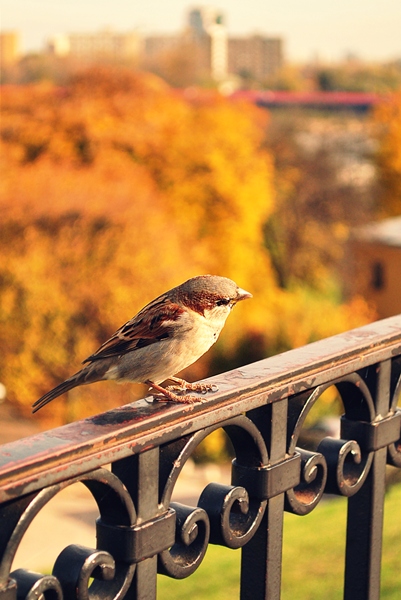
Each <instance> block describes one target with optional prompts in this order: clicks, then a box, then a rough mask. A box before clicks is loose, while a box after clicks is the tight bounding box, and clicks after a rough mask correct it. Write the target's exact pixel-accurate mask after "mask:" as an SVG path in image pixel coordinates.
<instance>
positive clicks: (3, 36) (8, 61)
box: [0, 31, 21, 67]
mask: <svg viewBox="0 0 401 600" xmlns="http://www.w3.org/2000/svg"><path fill="white" fill-rule="evenodd" d="M20 48H21V42H20V34H19V32H18V31H2V32H0V61H1V66H2V67H9V66H12V65H13V64H14V63H16V62H17V61H18V60H19V58H20V56H21V50H20Z"/></svg>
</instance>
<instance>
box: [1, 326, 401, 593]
mask: <svg viewBox="0 0 401 600" xmlns="http://www.w3.org/2000/svg"><path fill="white" fill-rule="evenodd" d="M211 381H212V382H213V383H214V384H216V385H217V386H218V391H217V392H216V393H214V394H210V395H208V396H206V397H205V399H204V402H202V403H196V404H192V405H178V404H171V403H164V402H163V403H161V402H153V403H149V402H146V401H144V400H141V401H139V402H134V403H132V404H129V405H126V406H122V407H119V408H116V409H115V410H111V411H109V412H106V413H103V414H100V415H97V416H94V417H92V418H88V419H85V420H83V421H80V422H76V423H72V424H70V425H66V426H64V427H60V428H57V429H53V430H51V431H47V432H45V433H41V434H38V435H35V436H33V437H30V438H26V439H22V440H19V441H18V442H14V443H10V444H6V445H4V446H2V447H1V448H0V502H1V505H0V506H1V508H0V519H1V521H0V559H1V567H0V600H15V599H18V600H22V599H26V600H34V599H37V598H39V597H44V598H45V599H46V600H61V599H62V598H65V599H66V600H75V599H77V600H87V599H88V597H89V598H91V599H95V600H98V599H101V600H112V599H116V600H123V598H125V597H126V598H127V599H130V600H131V599H141V600H143V599H145V598H146V599H147V600H149V599H152V598H156V595H157V590H156V575H157V572H159V573H164V574H165V575H168V576H170V577H173V578H184V577H187V576H189V575H191V574H192V573H193V572H194V571H195V570H196V569H197V568H198V567H199V565H200V563H201V562H202V559H203V557H204V554H205V552H206V550H207V547H208V544H209V543H212V544H220V545H222V546H227V547H229V548H241V554H242V556H241V572H240V573H239V574H238V577H239V579H240V590H241V591H240V596H241V598H242V599H249V600H259V599H262V598H264V599H266V598H268V599H278V598H279V597H280V587H281V583H280V582H281V552H282V540H283V513H284V510H287V511H291V512H292V513H296V514H298V515H305V514H307V513H309V512H310V511H312V510H313V509H314V508H315V507H316V505H317V504H318V503H319V501H320V500H321V498H322V496H323V494H324V493H330V494H338V495H344V496H346V497H347V498H348V501H347V503H348V521H347V531H346V544H345V546H346V550H345V576H344V582H343V588H344V598H345V599H346V600H351V599H352V600H360V599H364V600H367V599H369V600H374V599H378V598H379V596H380V565H381V545H382V527H383V508H384V495H385V467H386V463H391V464H392V465H395V466H397V467H401V439H400V438H401V410H400V409H399V408H397V401H398V399H399V397H400V392H401V316H398V317H392V318H390V319H386V320H383V321H379V322H376V323H373V324H371V325H368V326H365V327H361V328H359V329H355V330H352V331H348V332H347V333H344V334H341V335H337V336H334V337H332V338H328V339H326V340H323V341H319V342H316V343H313V344H310V345H308V346H305V347H303V348H299V349H296V350H292V351H290V352H286V353H284V354H281V355H278V356H275V357H273V358H269V359H266V360H262V361H259V362H256V363H253V364H250V365H247V366H244V367H241V368H239V369H235V370H233V371H230V372H228V373H224V374H222V375H219V376H217V377H214V378H212V379H211ZM329 386H335V387H336V388H337V390H338V393H339V394H340V396H341V400H342V403H343V407H344V415H343V416H342V417H341V439H334V438H329V437H326V438H324V439H323V440H322V441H320V443H319V444H318V446H317V448H316V449H312V450H311V449H309V450H306V449H305V448H302V447H300V445H301V442H300V433H301V429H302V427H303V424H304V422H305V418H306V416H307V414H308V412H309V411H310V409H311V408H312V406H314V404H315V403H316V402H319V398H320V397H321V395H322V393H323V392H324V391H325V390H326V389H327V388H328V387H329ZM217 428H223V429H224V430H225V432H226V433H227V434H228V436H229V438H230V440H231V442H232V445H233V448H234V453H235V458H234V460H233V462H232V481H231V485H222V484H221V483H213V482H211V483H209V484H208V485H207V486H206V487H205V489H204V490H203V492H202V493H201V495H200V497H199V501H198V503H197V506H186V505H183V504H179V503H174V502H171V497H172V493H173V490H174V486H175V484H176V482H177V479H178V477H179V475H180V473H181V471H182V469H183V467H184V465H185V463H186V461H187V459H188V458H189V457H190V456H191V455H192V454H193V452H194V450H195V448H196V447H197V445H198V444H199V443H200V441H201V440H203V439H204V438H205V437H206V436H208V435H209V434H210V433H211V432H213V431H214V430H215V429H217ZM110 463H111V470H110V468H108V467H107V465H109V464H110ZM78 481H79V482H82V483H84V484H85V486H86V487H87V488H88V489H89V491H90V492H91V494H92V495H93V497H94V499H95V500H96V503H97V506H98V509H99V518H98V519H97V520H96V524H95V523H94V526H95V527H96V535H97V548H96V549H94V548H84V547H82V546H78V545H70V546H67V547H66V548H65V549H64V550H63V551H62V552H61V553H60V555H59V556H58V557H57V559H56V561H55V564H54V568H53V572H52V575H42V574H39V573H34V572H31V571H28V570H25V569H17V570H14V571H12V563H13V558H14V556H15V553H16V550H17V548H18V546H19V544H20V542H21V540H22V538H23V536H24V534H25V532H26V530H27V529H28V527H29V526H30V524H31V522H32V520H33V518H34V517H35V515H37V514H38V513H39V512H40V511H41V509H42V508H43V507H44V506H45V505H46V504H47V503H48V502H49V500H50V499H51V498H53V497H54V496H55V495H56V494H58V492H60V490H63V489H64V488H65V487H67V486H69V485H71V484H73V483H75V482H78ZM42 543H43V542H42ZM397 551H398V552H400V553H401V541H400V548H398V550H397V549H396V548H394V552H397ZM10 571H11V572H10ZM339 585H340V584H339ZM88 586H89V592H88Z"/></svg>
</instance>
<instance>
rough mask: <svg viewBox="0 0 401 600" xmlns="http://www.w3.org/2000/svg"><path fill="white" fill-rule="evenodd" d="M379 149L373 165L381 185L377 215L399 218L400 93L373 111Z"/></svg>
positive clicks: (400, 177) (400, 163)
mask: <svg viewBox="0 0 401 600" xmlns="http://www.w3.org/2000/svg"><path fill="white" fill-rule="evenodd" d="M374 122H375V124H376V126H377V132H378V134H377V135H378V141H379V148H378V151H377V153H376V164H377V167H378V171H379V179H380V182H381V185H382V191H383V194H382V198H381V206H380V209H381V213H382V215H383V216H397V215H400V214H401V91H399V92H398V93H396V94H393V95H392V96H391V97H390V98H388V99H386V100H385V101H383V102H382V103H381V104H380V105H379V106H378V107H377V109H376V111H375V114H374Z"/></svg>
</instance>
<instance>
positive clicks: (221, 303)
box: [216, 298, 231, 306]
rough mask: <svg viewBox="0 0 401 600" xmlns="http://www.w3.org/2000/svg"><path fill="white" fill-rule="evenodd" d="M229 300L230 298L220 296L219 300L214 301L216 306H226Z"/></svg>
mask: <svg viewBox="0 0 401 600" xmlns="http://www.w3.org/2000/svg"><path fill="white" fill-rule="evenodd" d="M230 302H231V298H220V300H217V301H216V306H227V305H228V304H230Z"/></svg>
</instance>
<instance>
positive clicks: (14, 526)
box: [0, 469, 136, 600]
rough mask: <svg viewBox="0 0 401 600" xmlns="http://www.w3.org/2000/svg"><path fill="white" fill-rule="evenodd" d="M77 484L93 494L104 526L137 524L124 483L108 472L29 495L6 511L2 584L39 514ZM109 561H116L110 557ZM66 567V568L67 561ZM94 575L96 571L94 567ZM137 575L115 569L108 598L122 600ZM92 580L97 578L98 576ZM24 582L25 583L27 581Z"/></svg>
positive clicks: (126, 569)
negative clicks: (62, 492) (57, 496)
mask: <svg viewBox="0 0 401 600" xmlns="http://www.w3.org/2000/svg"><path fill="white" fill-rule="evenodd" d="M74 483H83V484H84V485H85V486H86V487H87V488H88V489H89V490H90V491H91V493H92V495H93V497H94V499H95V501H96V503H97V505H98V507H99V511H100V516H101V519H102V520H103V521H104V522H106V523H110V524H112V525H115V524H121V525H134V524H135V520H136V512H135V508H134V505H133V503H132V500H131V497H130V496H129V494H128V492H127V490H126V489H125V487H124V486H123V484H122V483H121V481H120V480H119V479H118V478H117V477H116V476H115V475H113V474H112V473H110V471H108V470H106V469H97V470H96V471H93V472H91V473H87V474H86V475H84V476H80V477H76V478H73V479H69V480H66V481H64V482H62V483H59V484H56V485H53V486H50V487H48V488H45V489H43V490H41V491H40V492H35V493H33V494H30V495H28V496H26V497H23V498H21V499H20V500H19V501H18V502H12V503H10V504H9V506H7V507H3V509H4V511H5V512H3V515H2V518H3V519H4V523H5V525H6V527H5V528H4V529H3V535H4V536H7V541H6V544H5V546H4V548H5V550H4V557H3V560H2V561H1V571H0V575H1V577H2V578H3V580H6V579H7V578H8V573H9V571H10V569H11V565H12V562H13V560H14V556H15V553H16V551H17V549H18V547H19V545H20V543H21V541H22V538H23V536H24V534H25V532H26V531H27V529H28V527H29V526H30V524H31V523H32V521H33V519H34V518H35V517H36V515H37V514H38V513H39V512H40V510H42V508H43V507H44V506H46V504H47V503H48V502H49V501H50V500H51V499H52V498H54V497H55V496H56V495H57V494H58V493H59V492H60V491H61V490H63V489H65V488H66V487H68V486H70V485H72V484H74ZM74 548H78V546H74ZM91 553H92V554H93V553H96V551H95V550H91ZM62 554H63V553H62ZM104 554H105V553H103V554H102V556H103V558H104ZM72 555H73V552H72V551H71V549H70V552H69V554H68V556H69V558H71V557H72ZM60 556H61V555H60ZM59 558H60V557H59ZM110 559H111V560H113V559H112V558H111V557H110ZM109 563H110V561H109ZM56 564H57V561H56ZM63 564H64V565H65V564H66V563H65V561H64V562H63ZM102 564H103V563H102ZM97 566H98V565H97ZM82 568H83V565H82ZM110 568H111V563H110V564H109V565H108V567H107V569H106V567H105V569H106V570H102V573H103V576H102V578H103V579H107V577H109V575H106V576H105V573H110ZM113 569H114V567H113ZM56 571H57V572H58V573H60V570H59V569H56ZM94 571H96V569H95V567H94ZM134 571H135V565H129V564H124V563H122V562H119V563H117V565H116V569H115V578H114V580H113V594H112V595H110V586H109V590H108V592H109V593H108V595H107V597H108V598H110V597H112V598H114V599H117V598H119V597H120V596H121V594H124V593H125V592H126V590H127V589H128V586H129V584H130V582H131V580H132V577H133V575H134ZM61 572H62V571H61ZM96 572H97V573H98V572H99V569H97V571H96ZM90 576H92V575H90ZM93 576H94V577H95V575H93ZM113 576H114V571H113ZM82 577H84V575H82ZM88 578H89V576H88ZM24 581H26V579H25V580H24ZM80 581H84V579H82V578H81V580H80ZM92 585H93V586H94V589H96V588H97V585H96V583H94V584H92ZM83 586H85V584H83ZM74 589H75V588H74ZM79 589H80V590H81V591H80V593H81V594H82V590H83V589H84V588H83V587H81V588H79ZM63 591H64V590H63ZM32 593H33V592H32ZM64 594H65V591H64ZM71 597H72V596H71ZM105 597H106V596H105ZM83 600H84V599H83Z"/></svg>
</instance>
